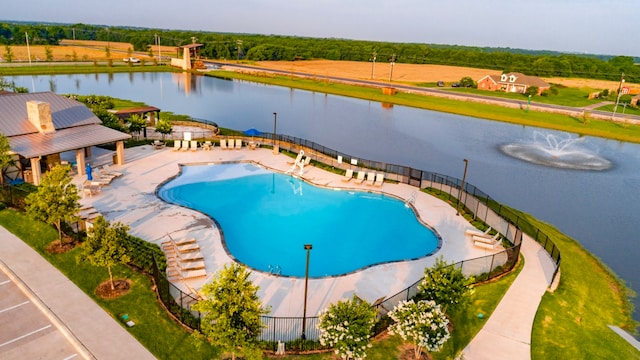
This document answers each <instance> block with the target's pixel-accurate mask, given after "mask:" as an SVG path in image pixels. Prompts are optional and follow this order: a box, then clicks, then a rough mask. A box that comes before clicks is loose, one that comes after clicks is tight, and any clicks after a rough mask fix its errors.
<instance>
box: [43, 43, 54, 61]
mask: <svg viewBox="0 0 640 360" xmlns="http://www.w3.org/2000/svg"><path fill="white" fill-rule="evenodd" d="M44 58H45V60H47V62H52V61H53V50H51V46H49V45H46V46H45V47H44Z"/></svg>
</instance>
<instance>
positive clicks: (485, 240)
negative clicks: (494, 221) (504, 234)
mask: <svg viewBox="0 0 640 360" xmlns="http://www.w3.org/2000/svg"><path fill="white" fill-rule="evenodd" d="M471 238H472V239H473V241H474V242H483V243H485V244H494V243H496V242H498V240H499V239H500V233H496V234H495V235H494V236H493V237H488V236H481V235H473V236H472V237H471Z"/></svg>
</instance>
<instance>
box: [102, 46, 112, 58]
mask: <svg viewBox="0 0 640 360" xmlns="http://www.w3.org/2000/svg"><path fill="white" fill-rule="evenodd" d="M104 56H105V57H106V58H107V59H111V49H109V47H108V46H105V47H104Z"/></svg>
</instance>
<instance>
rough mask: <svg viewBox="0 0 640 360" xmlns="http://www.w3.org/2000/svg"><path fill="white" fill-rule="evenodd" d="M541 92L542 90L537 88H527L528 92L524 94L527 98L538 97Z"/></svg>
mask: <svg viewBox="0 0 640 360" xmlns="http://www.w3.org/2000/svg"><path fill="white" fill-rule="evenodd" d="M539 91H540V88H539V87H537V86H529V87H528V88H527V90H526V91H525V92H524V95H525V96H536V95H538V92H539Z"/></svg>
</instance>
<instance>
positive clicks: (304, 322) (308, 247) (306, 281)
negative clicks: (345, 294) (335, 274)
mask: <svg viewBox="0 0 640 360" xmlns="http://www.w3.org/2000/svg"><path fill="white" fill-rule="evenodd" d="M312 248H313V246H312V245H311V244H305V245H304V249H305V250H307V267H306V270H305V272H304V308H303V310H302V336H301V338H302V340H306V338H307V335H306V326H307V289H308V287H309V256H310V255H311V249H312Z"/></svg>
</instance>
